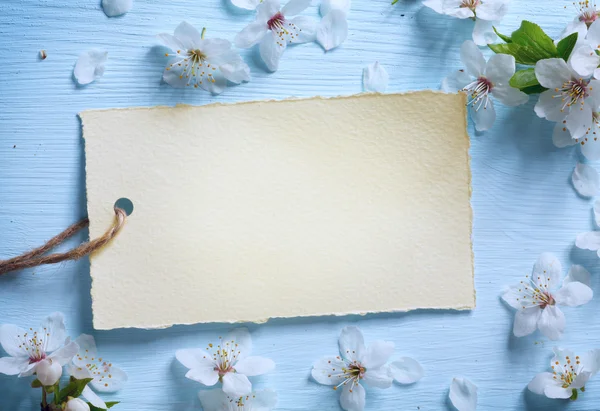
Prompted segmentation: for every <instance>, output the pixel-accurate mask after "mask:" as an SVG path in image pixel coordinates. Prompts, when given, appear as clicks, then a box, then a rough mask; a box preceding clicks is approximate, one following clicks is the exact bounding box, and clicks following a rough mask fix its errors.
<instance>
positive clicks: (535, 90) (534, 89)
mask: <svg viewBox="0 0 600 411" xmlns="http://www.w3.org/2000/svg"><path fill="white" fill-rule="evenodd" d="M546 90H548V89H547V88H546V87H543V86H540V85H537V86H531V87H525V88H523V89H521V91H522V92H523V93H525V94H542V93H543V92H544V91H546Z"/></svg>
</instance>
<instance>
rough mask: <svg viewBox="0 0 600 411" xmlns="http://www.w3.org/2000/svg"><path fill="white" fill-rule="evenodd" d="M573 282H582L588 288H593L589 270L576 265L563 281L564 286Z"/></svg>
mask: <svg viewBox="0 0 600 411" xmlns="http://www.w3.org/2000/svg"><path fill="white" fill-rule="evenodd" d="M572 282H580V283H582V284H585V285H587V286H588V287H591V286H592V276H591V274H590V272H589V271H588V270H586V269H585V268H584V267H582V266H580V265H578V264H574V265H572V266H571V269H570V270H569V274H568V275H567V276H566V277H565V280H564V281H563V285H565V284H569V283H572Z"/></svg>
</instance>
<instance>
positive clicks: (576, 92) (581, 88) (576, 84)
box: [553, 78, 591, 111]
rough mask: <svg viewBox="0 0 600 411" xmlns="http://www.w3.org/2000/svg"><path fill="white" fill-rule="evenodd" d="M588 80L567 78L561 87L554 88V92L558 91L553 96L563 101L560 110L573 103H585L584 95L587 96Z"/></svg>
mask: <svg viewBox="0 0 600 411" xmlns="http://www.w3.org/2000/svg"><path fill="white" fill-rule="evenodd" d="M588 86H589V81H587V80H583V79H581V78H580V79H577V80H569V81H566V82H564V83H563V85H562V86H561V88H556V89H554V91H555V92H557V93H559V94H557V95H555V96H553V97H554V98H557V97H560V98H561V100H562V102H563V103H564V104H563V106H562V109H561V110H562V111H564V110H565V109H566V108H570V107H571V106H573V105H575V104H578V103H579V104H581V105H582V106H583V104H584V103H585V99H586V97H588V96H589V93H588V91H589V90H591V88H590V89H589V90H588Z"/></svg>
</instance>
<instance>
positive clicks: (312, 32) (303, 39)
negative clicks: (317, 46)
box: [286, 16, 317, 44]
mask: <svg viewBox="0 0 600 411" xmlns="http://www.w3.org/2000/svg"><path fill="white" fill-rule="evenodd" d="M286 25H287V26H288V27H289V29H290V31H296V38H295V39H294V41H293V43H294V44H302V43H309V42H311V41H315V39H316V38H317V22H316V20H315V19H313V18H312V17H307V16H298V17H294V18H293V19H291V20H288V21H287V22H286ZM290 43H291V42H290Z"/></svg>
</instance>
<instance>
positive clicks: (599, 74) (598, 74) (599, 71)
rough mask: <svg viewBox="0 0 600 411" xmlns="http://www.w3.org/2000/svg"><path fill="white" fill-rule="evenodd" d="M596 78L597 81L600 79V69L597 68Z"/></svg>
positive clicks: (595, 71)
mask: <svg viewBox="0 0 600 411" xmlns="http://www.w3.org/2000/svg"><path fill="white" fill-rule="evenodd" d="M594 78H595V79H596V80H598V79H600V68H597V69H596V70H594Z"/></svg>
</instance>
